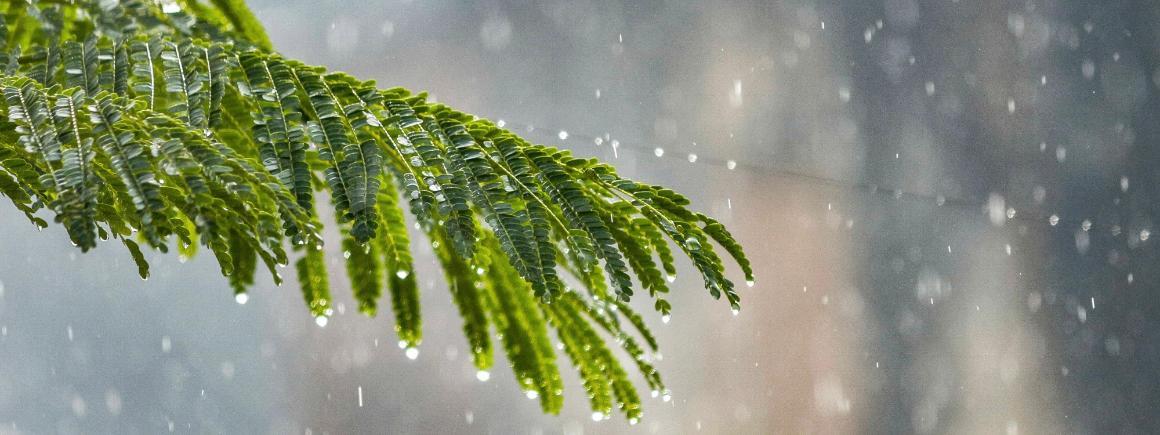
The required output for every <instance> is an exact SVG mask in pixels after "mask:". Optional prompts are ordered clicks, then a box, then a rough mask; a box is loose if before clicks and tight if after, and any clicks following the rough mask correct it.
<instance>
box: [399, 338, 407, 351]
mask: <svg viewBox="0 0 1160 435" xmlns="http://www.w3.org/2000/svg"><path fill="white" fill-rule="evenodd" d="M398 344H399V349H406V348H407V340H399V343H398Z"/></svg>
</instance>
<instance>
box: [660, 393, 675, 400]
mask: <svg viewBox="0 0 1160 435" xmlns="http://www.w3.org/2000/svg"><path fill="white" fill-rule="evenodd" d="M670 400H673V395H672V393H669V392H668V391H665V394H664V395H663V396H661V401H664V402H668V401H670Z"/></svg>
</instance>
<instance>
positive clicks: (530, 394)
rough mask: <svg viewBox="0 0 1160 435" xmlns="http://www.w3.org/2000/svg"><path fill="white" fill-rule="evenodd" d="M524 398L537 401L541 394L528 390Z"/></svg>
mask: <svg viewBox="0 0 1160 435" xmlns="http://www.w3.org/2000/svg"><path fill="white" fill-rule="evenodd" d="M524 396H527V398H528V400H535V399H536V398H537V397H540V392H538V391H536V390H528V391H525V392H524Z"/></svg>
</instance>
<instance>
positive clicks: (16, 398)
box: [0, 0, 1160, 434]
mask: <svg viewBox="0 0 1160 435" xmlns="http://www.w3.org/2000/svg"><path fill="white" fill-rule="evenodd" d="M249 3H250V4H251V5H252V7H253V8H254V9H255V12H256V13H257V15H258V16H259V18H260V19H261V20H262V21H263V22H264V23H265V24H266V25H267V29H268V31H269V33H270V35H271V37H272V39H273V40H274V43H275V46H277V47H279V48H280V49H281V50H282V51H283V52H284V53H285V54H286V55H288V56H291V57H295V58H299V59H301V60H303V61H306V62H308V63H313V64H323V65H328V66H330V67H333V68H335V69H339V70H344V71H347V72H350V73H352V74H354V75H356V76H359V77H362V78H374V79H377V80H378V82H379V83H380V84H381V85H382V86H384V87H389V86H406V87H409V88H412V89H416V90H422V89H426V90H430V91H431V92H432V95H433V96H434V98H435V99H437V100H438V101H442V102H446V103H448V104H450V105H452V106H454V107H456V108H459V109H461V110H464V111H467V112H471V113H475V114H478V115H480V116H484V117H488V118H491V119H493V120H497V121H499V120H502V122H504V123H505V124H506V125H507V127H508V128H511V129H513V130H515V131H517V132H521V133H522V134H524V135H525V136H526V137H528V138H529V139H531V140H534V141H537V142H542V143H549V144H553V145H558V146H561V147H565V148H569V149H572V150H574V151H575V152H576V153H577V154H580V155H586V156H596V157H600V158H602V159H604V160H606V161H609V162H611V163H612V164H614V165H615V166H616V167H617V168H619V170H620V172H621V173H622V174H623V175H625V176H628V177H630V178H635V179H640V180H644V181H648V182H651V183H658V184H664V185H668V186H671V187H673V188H674V189H676V190H678V191H680V192H683V193H685V194H687V195H688V196H689V197H690V198H691V199H692V200H693V204H694V207H695V208H696V209H698V210H701V211H704V212H707V213H709V214H710V215H712V216H715V217H717V218H719V219H720V220H721V221H722V222H723V223H725V224H726V225H728V226H729V228H730V229H731V230H732V231H733V233H734V234H735V235H736V236H737V237H738V238H739V239H740V241H741V242H742V244H743V245H744V246H745V247H746V248H747V251H748V254H749V256H750V258H751V259H752V260H753V261H754V268H755V269H756V271H757V277H758V281H757V284H756V285H755V286H754V287H752V288H749V287H745V286H744V285H741V286H740V291H741V297H742V307H743V308H742V311H741V312H740V315H738V316H736V317H735V316H733V315H731V313H730V310H729V308H728V306H727V305H726V304H725V303H723V302H720V301H714V300H712V299H711V298H710V297H709V296H708V295H707V292H706V291H704V290H703V289H702V288H701V282H700V280H699V279H698V278H697V276H696V275H695V273H693V272H692V270H693V269H692V267H691V265H689V264H688V263H682V264H680V267H681V272H683V273H682V274H679V275H678V279H677V281H676V283H675V288H674V294H673V296H672V298H671V300H672V302H673V305H674V314H673V318H672V322H670V323H668V324H662V323H661V322H660V319H659V317H657V316H651V317H650V318H649V319H648V322H649V324H650V325H651V326H653V327H654V328H655V331H656V332H657V334H658V336H659V340H660V344H661V349H662V352H663V354H659V355H655V356H654V357H653V358H654V360H656V362H657V365H658V366H659V368H660V369H661V372H662V374H663V375H664V377H665V380H666V382H667V384H668V385H669V387H670V388H671V390H672V399H671V401H664V400H662V399H660V398H657V399H646V403H645V408H644V412H645V418H644V419H643V421H641V422H640V423H639V424H638V425H636V426H629V425H628V424H627V422H625V421H624V420H623V418H622V417H621V416H619V415H617V416H615V417H614V418H612V419H611V420H608V421H601V422H593V421H592V420H591V419H590V418H589V416H590V411H589V410H588V409H587V401H586V399H585V398H584V397H583V389H582V388H581V387H580V383H579V379H578V377H577V376H576V375H574V374H573V372H571V370H570V365H569V364H567V363H563V364H562V367H561V368H562V369H563V370H565V379H566V382H567V385H568V387H567V389H566V391H565V403H566V406H565V409H564V411H563V412H562V413H561V414H560V415H559V416H545V415H541V413H540V410H539V407H538V405H537V402H535V401H530V400H527V399H525V398H524V396H523V394H521V392H520V389H519V387H518V386H517V384H516V382H515V381H514V379H513V376H512V374H511V373H510V372H509V371H507V370H506V368H504V367H505V363H504V362H503V361H502V360H500V361H499V362H498V363H497V368H496V370H494V371H493V373H492V377H491V379H490V380H488V381H487V382H480V381H478V380H477V379H476V376H475V370H474V368H473V367H472V366H471V363H470V361H469V356H468V352H467V351H466V342H465V340H464V338H463V337H462V334H461V332H460V325H461V323H460V320H459V318H458V315H457V314H456V311H455V309H454V307H453V306H452V305H451V303H450V297H449V295H448V293H447V291H446V285H445V284H444V282H443V281H442V278H441V274H440V273H439V272H438V270H437V269H436V268H435V267H434V266H433V265H432V264H431V261H432V257H431V254H430V252H429V250H428V251H424V250H423V247H422V246H423V245H424V244H423V243H416V250H417V252H416V255H417V256H418V261H419V263H420V265H421V266H422V267H421V270H419V271H418V273H420V276H421V279H422V280H425V285H424V293H423V300H422V302H423V304H424V317H425V318H424V327H425V328H424V329H425V331H424V332H425V338H424V342H423V345H422V346H421V347H420V351H421V352H420V355H419V356H418V358H417V359H415V360H410V359H408V358H407V357H406V356H404V353H403V351H402V350H400V349H398V348H397V347H396V346H395V345H394V343H395V341H396V338H395V337H394V333H393V331H392V326H391V325H392V319H391V318H390V315H389V313H385V314H384V315H383V316H380V317H379V318H377V319H368V318H365V317H363V316H361V315H358V314H357V313H356V310H354V309H350V308H346V309H344V308H343V305H340V308H339V309H338V314H337V315H336V316H335V317H334V318H333V319H331V321H330V323H329V325H327V326H326V327H325V328H320V327H318V326H316V325H315V324H314V321H313V319H312V318H311V317H310V316H309V315H308V313H307V310H306V308H305V307H304V306H303V305H302V302H301V297H300V296H299V294H298V290H297V284H296V283H295V282H294V281H293V280H292V279H291V280H289V281H288V283H287V284H286V285H283V286H282V287H275V286H274V285H273V284H272V283H271V282H270V281H269V279H268V278H265V279H262V280H260V281H259V284H258V285H257V286H256V288H255V289H254V290H253V291H252V292H251V293H250V298H249V300H248V303H245V304H238V303H236V302H235V300H234V298H233V296H232V295H231V292H230V290H229V289H228V287H227V285H226V283H225V280H224V279H223V278H221V277H220V276H219V274H218V270H217V267H216V266H215V264H214V263H213V260H212V259H211V258H210V257H208V256H201V257H197V258H194V259H190V260H188V261H185V262H184V263H185V264H182V263H183V261H182V260H181V259H179V258H177V257H176V256H174V255H169V256H161V255H157V256H154V257H153V258H151V262H152V264H153V276H152V277H151V278H150V279H149V280H148V281H147V282H143V281H141V280H139V279H138V278H136V273H135V268H134V267H133V265H132V262H131V261H130V260H129V258H128V256H127V255H126V254H125V252H124V251H123V250H122V249H120V248H119V247H117V246H112V245H109V246H104V245H102V246H101V247H99V248H98V249H97V250H96V251H95V252H93V253H90V254H87V255H80V254H79V252H78V251H77V250H76V249H73V248H72V247H71V246H70V245H69V243H68V238H67V237H66V235H65V233H64V231H63V230H62V228H60V227H59V226H53V227H51V228H49V229H47V230H45V231H43V232H37V231H33V230H32V226H30V225H28V224H27V223H26V221H25V220H24V219H23V218H22V217H20V216H19V215H18V214H17V213H16V212H15V211H14V210H13V209H11V207H7V206H5V207H0V219H3V222H5V223H6V224H7V225H4V228H3V229H2V230H0V433H5V434H7V433H11V434H32V433H167V432H170V431H172V432H181V433H271V434H290V433H299V434H323V433H326V434H345V433H497V434H506V433H568V434H578V433H619V432H625V433H662V434H670V433H694V432H698V431H700V432H705V433H819V434H829V433H919V434H929V433H1005V434H1028V433H1029V434H1036V433H1051V434H1057V433H1069V434H1088V433H1092V434H1100V433H1127V434H1132V433H1157V432H1160V411H1158V408H1157V406H1156V404H1157V403H1160V293H1158V292H1160V254H1158V252H1157V246H1156V244H1157V241H1156V237H1157V235H1154V233H1156V232H1157V231H1158V230H1160V229H1158V228H1157V220H1158V219H1160V169H1158V168H1160V98H1158V97H1160V94H1158V92H1160V26H1158V24H1160V3H1156V2H1154V1H1144V0H1140V1H1116V0H1107V1H1100V2H1090V1H1086V0H1022V1H1010V0H939V1H928V0H818V1H808V0H800V1H795V0H788V1H773V0H769V1H735V2H697V1H666V0H644V1H632V2H628V1H619V2H618V1H603V0H547V1H541V2H530V1H509V0H491V1H486V0H485V1H478V2H465V1H446V0H438V1H437V0H422V1H419V0H415V1H396V0H391V1H382V0H376V1H366V2H340V1H333V0H331V1H306V0H277V1H274V0H251V1H250V2H249ZM336 245H337V243H331V244H330V245H329V247H328V249H330V251H331V252H330V255H331V261H333V262H335V264H336V265H337V264H339V262H340V261H341V254H340V252H338V249H339V248H337V247H336ZM335 270H341V267H339V268H336V269H335ZM286 275H292V273H289V272H287V273H286ZM731 276H732V277H734V280H735V281H738V282H740V281H741V278H740V274H739V273H737V271H736V270H735V269H731ZM331 281H332V284H333V285H334V289H333V291H334V292H335V294H336V295H337V296H339V301H345V307H353V306H354V305H353V304H352V303H351V302H350V297H349V295H348V294H346V292H344V291H343V286H344V285H345V283H346V278H345V277H344V276H341V275H335V276H333V277H332V279H331ZM636 302H637V303H641V302H642V301H636ZM645 311H648V310H645ZM638 381H639V382H638V385H639V386H640V387H641V388H645V387H644V383H643V381H641V380H639V379H638ZM644 394H645V396H647V392H645V393H644Z"/></svg>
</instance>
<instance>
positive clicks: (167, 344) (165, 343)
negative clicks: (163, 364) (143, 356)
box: [161, 336, 173, 353]
mask: <svg viewBox="0 0 1160 435" xmlns="http://www.w3.org/2000/svg"><path fill="white" fill-rule="evenodd" d="M170 350H173V341H172V340H170V339H169V336H165V337H161V353H169V351H170Z"/></svg>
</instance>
